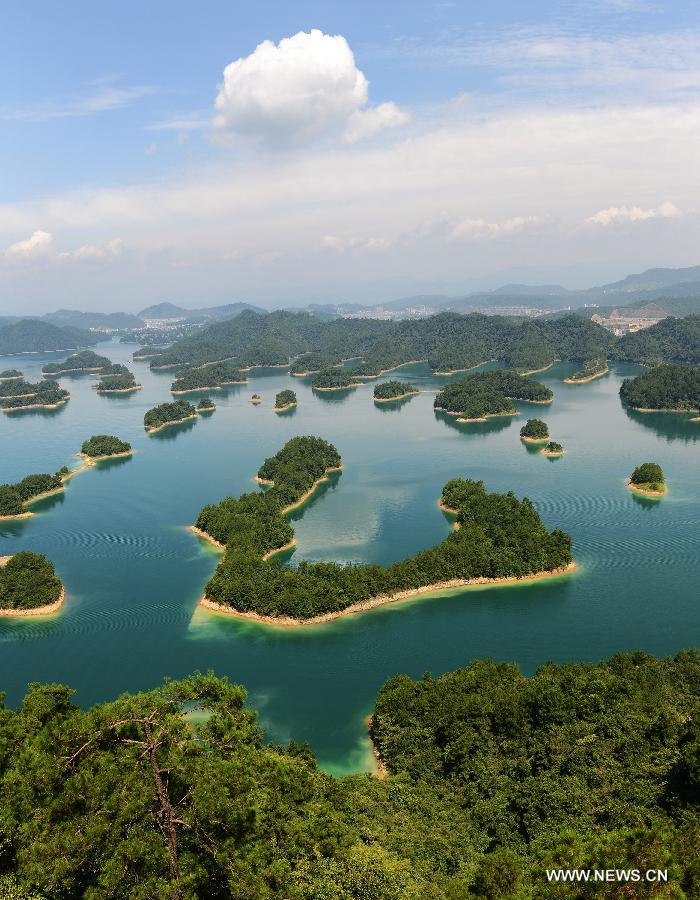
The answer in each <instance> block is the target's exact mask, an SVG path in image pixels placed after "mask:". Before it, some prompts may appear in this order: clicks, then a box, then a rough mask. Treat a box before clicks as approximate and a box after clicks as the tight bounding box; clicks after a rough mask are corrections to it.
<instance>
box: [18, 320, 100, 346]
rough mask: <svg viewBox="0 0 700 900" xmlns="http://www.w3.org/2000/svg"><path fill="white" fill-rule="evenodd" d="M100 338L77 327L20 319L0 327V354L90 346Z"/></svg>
mask: <svg viewBox="0 0 700 900" xmlns="http://www.w3.org/2000/svg"><path fill="white" fill-rule="evenodd" d="M100 340H102V338H101V337H100V336H99V335H96V334H91V333H90V332H89V331H83V330H82V329H79V328H60V327H58V326H56V325H51V324H50V323H49V322H43V321H41V320H39V319H21V320H20V321H19V322H16V323H15V324H14V325H6V326H5V327H4V328H0V354H12V353H40V352H42V351H47V350H74V349H76V348H78V347H91V346H93V345H94V344H97V343H98V342H99V341H100Z"/></svg>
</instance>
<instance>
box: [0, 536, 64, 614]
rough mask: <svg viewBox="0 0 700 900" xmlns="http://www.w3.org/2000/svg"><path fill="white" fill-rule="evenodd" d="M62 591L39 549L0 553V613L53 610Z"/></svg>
mask: <svg viewBox="0 0 700 900" xmlns="http://www.w3.org/2000/svg"><path fill="white" fill-rule="evenodd" d="M64 599H65V592H64V590H63V585H62V584H61V581H60V579H59V578H58V576H57V575H56V572H55V570H54V567H53V564H52V563H51V562H49V560H48V559H46V557H45V556H42V555H41V554H40V553H30V552H27V551H24V552H22V553H16V554H15V555H14V556H3V557H0V616H37V615H47V614H48V613H52V612H55V611H56V610H57V609H58V608H59V607H60V606H61V604H62V603H63V601H64Z"/></svg>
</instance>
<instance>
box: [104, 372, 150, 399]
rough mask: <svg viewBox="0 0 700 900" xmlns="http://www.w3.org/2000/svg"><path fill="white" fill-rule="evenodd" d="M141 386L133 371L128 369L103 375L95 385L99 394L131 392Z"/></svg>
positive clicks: (139, 388)
mask: <svg viewBox="0 0 700 900" xmlns="http://www.w3.org/2000/svg"><path fill="white" fill-rule="evenodd" d="M141 388H142V385H140V384H137V383H136V379H135V378H134V374H133V372H130V371H129V370H128V369H126V370H125V371H124V372H120V373H118V374H115V375H103V376H101V377H100V380H99V381H98V382H97V384H96V385H95V390H96V391H97V393H98V394H130V393H131V392H132V391H140V390H141Z"/></svg>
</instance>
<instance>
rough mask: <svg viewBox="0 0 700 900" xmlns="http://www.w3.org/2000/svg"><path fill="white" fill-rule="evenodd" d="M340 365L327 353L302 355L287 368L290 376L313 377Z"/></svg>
mask: <svg viewBox="0 0 700 900" xmlns="http://www.w3.org/2000/svg"><path fill="white" fill-rule="evenodd" d="M338 365H340V363H339V362H338V361H337V360H336V359H335V358H334V357H332V356H330V355H329V354H328V353H302V354H301V356H298V357H297V358H296V359H295V360H294V362H293V363H292V364H291V366H290V367H289V373H290V375H315V374H316V373H317V372H320V371H322V370H323V369H332V368H333V366H338Z"/></svg>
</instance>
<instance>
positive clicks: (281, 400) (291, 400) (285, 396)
mask: <svg viewBox="0 0 700 900" xmlns="http://www.w3.org/2000/svg"><path fill="white" fill-rule="evenodd" d="M296 405H297V395H296V393H295V392H294V391H290V390H285V391H280V392H279V393H278V394H277V395H276V396H275V405H274V407H273V409H272V412H276V413H280V412H284V411H285V410H287V409H292V408H293V407H294V406H296Z"/></svg>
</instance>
